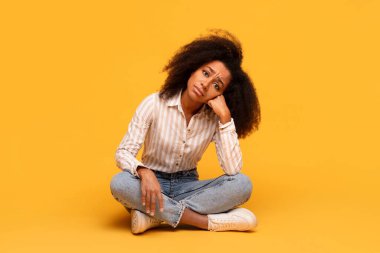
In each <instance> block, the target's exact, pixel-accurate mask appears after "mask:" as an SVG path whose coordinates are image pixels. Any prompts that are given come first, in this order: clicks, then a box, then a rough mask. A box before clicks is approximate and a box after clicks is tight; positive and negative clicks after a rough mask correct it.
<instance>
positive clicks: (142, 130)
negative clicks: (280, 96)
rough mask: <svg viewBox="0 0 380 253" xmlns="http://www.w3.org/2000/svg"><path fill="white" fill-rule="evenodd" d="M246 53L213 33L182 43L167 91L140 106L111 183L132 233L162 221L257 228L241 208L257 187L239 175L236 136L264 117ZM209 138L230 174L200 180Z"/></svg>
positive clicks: (172, 63)
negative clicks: (246, 67)
mask: <svg viewBox="0 0 380 253" xmlns="http://www.w3.org/2000/svg"><path fill="white" fill-rule="evenodd" d="M242 58H243V55H242V50H241V46H240V43H239V42H238V40H237V39H236V38H235V37H234V36H233V35H232V34H230V33H228V32H227V31H223V30H214V31H213V32H211V33H210V34H209V35H207V36H201V37H199V38H197V39H195V40H194V41H192V42H191V43H189V44H187V45H185V46H183V47H182V48H180V50H179V51H178V52H177V53H176V54H175V55H174V56H173V58H172V59H171V60H170V61H169V63H168V64H167V65H166V66H165V67H164V71H167V73H168V77H167V79H166V80H165V83H164V85H163V86H162V88H161V90H160V91H159V92H156V93H153V94H151V95H149V96H148V97H146V98H145V99H144V100H143V101H142V103H141V104H140V105H139V106H138V108H137V110H136V113H135V114H134V116H133V118H132V120H131V122H130V124H129V126H128V132H127V133H126V135H125V136H124V138H123V140H122V141H121V143H120V145H119V147H118V149H117V151H116V156H115V158H116V164H117V166H118V167H119V168H120V169H122V172H119V173H118V174H116V175H115V176H114V177H113V178H112V180H111V193H112V195H113V196H114V198H115V199H116V200H117V201H119V202H120V203H121V204H123V205H124V206H125V207H126V209H127V210H128V212H130V214H131V230H132V233H134V234H138V233H142V232H144V231H146V230H147V229H149V228H153V227H157V226H159V225H160V224H161V223H166V224H169V225H170V226H172V227H173V228H176V227H177V226H178V224H187V225H192V226H194V227H198V228H200V229H206V230H210V231H225V230H236V231H246V230H251V229H254V228H255V227H256V225H257V221H256V217H255V215H254V214H253V213H252V212H251V211H249V210H248V209H245V208H239V207H238V206H239V205H241V204H243V203H245V202H246V201H248V199H249V198H250V196H251V192H252V183H251V180H250V179H249V177H247V176H246V175H244V174H242V173H240V170H241V169H242V154H241V150H240V145H239V140H238V138H244V137H246V136H247V135H249V134H250V133H251V132H252V131H253V130H257V129H258V125H259V122H260V107H259V102H258V98H257V95H256V92H255V89H254V87H253V84H252V82H251V80H250V78H249V76H248V75H247V74H246V73H245V72H244V71H243V70H242V68H241V62H242ZM210 142H214V143H215V145H216V153H217V157H218V161H219V163H220V166H221V168H222V170H223V171H224V174H223V175H221V176H219V177H217V178H214V179H209V180H199V175H198V171H197V168H196V166H197V163H198V161H199V160H200V159H201V157H202V154H203V153H204V152H205V150H206V149H207V146H208V145H209V143H210ZM143 143H144V152H143V155H142V161H141V162H140V161H138V160H137V159H136V155H137V153H138V151H139V150H140V148H141V146H142V144H143ZM158 209H159V210H158Z"/></svg>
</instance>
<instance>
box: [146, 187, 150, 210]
mask: <svg viewBox="0 0 380 253" xmlns="http://www.w3.org/2000/svg"><path fill="white" fill-rule="evenodd" d="M150 195H151V194H150V191H148V192H147V194H146V205H145V206H146V207H145V208H146V212H147V213H149V212H150Z"/></svg>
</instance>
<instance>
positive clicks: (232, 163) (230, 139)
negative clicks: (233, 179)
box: [212, 118, 243, 175]
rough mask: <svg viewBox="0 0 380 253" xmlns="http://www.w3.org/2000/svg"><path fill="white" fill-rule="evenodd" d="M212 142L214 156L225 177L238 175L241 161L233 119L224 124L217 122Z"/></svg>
mask: <svg viewBox="0 0 380 253" xmlns="http://www.w3.org/2000/svg"><path fill="white" fill-rule="evenodd" d="M212 140H213V141H214V142H215V148H216V154H217V156H218V161H219V164H220V166H221V167H222V169H223V171H224V172H225V173H226V174H227V175H235V174H237V173H239V172H240V170H241V168H242V165H243V159H242V153H241V150H240V144H239V139H238V135H237V133H236V128H235V123H234V120H233V118H231V121H230V122H227V123H225V124H222V123H221V122H220V121H219V122H218V128H217V130H216V131H215V134H214V136H213V138H212Z"/></svg>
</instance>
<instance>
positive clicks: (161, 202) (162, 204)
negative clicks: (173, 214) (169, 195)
mask: <svg viewBox="0 0 380 253" xmlns="http://www.w3.org/2000/svg"><path fill="white" fill-rule="evenodd" d="M158 201H159V204H160V212H163V211H164V198H163V197H162V193H160V194H159V195H158Z"/></svg>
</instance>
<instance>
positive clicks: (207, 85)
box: [201, 80, 212, 91]
mask: <svg viewBox="0 0 380 253" xmlns="http://www.w3.org/2000/svg"><path fill="white" fill-rule="evenodd" d="M211 82H212V80H204V81H203V82H201V86H202V89H204V90H206V91H207V90H208V87H209V86H210V83H211Z"/></svg>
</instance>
